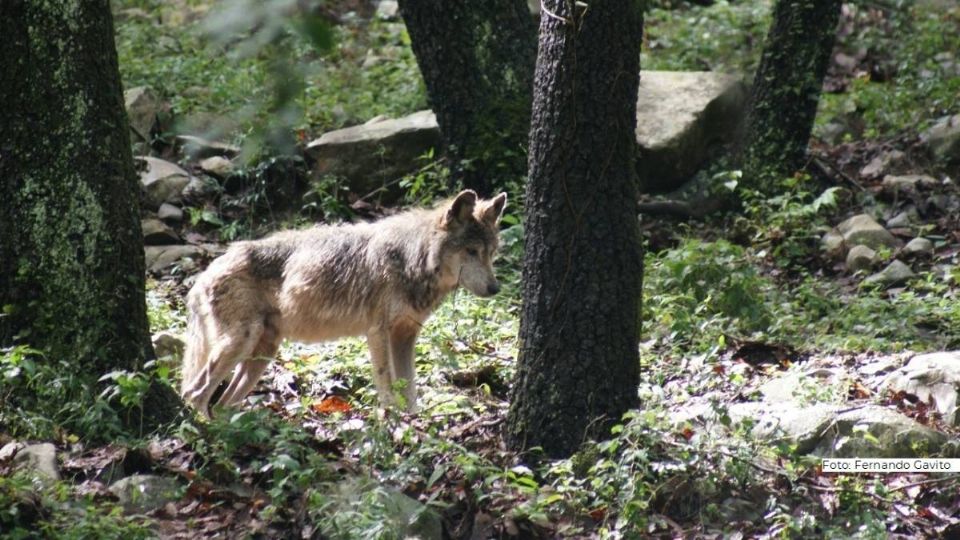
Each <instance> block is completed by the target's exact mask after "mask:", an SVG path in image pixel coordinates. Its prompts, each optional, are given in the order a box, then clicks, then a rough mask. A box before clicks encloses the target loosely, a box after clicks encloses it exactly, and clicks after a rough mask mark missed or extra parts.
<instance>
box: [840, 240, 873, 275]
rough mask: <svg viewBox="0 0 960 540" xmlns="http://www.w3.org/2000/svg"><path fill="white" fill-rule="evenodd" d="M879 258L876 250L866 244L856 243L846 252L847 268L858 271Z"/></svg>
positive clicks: (871, 264) (866, 268) (870, 265)
mask: <svg viewBox="0 0 960 540" xmlns="http://www.w3.org/2000/svg"><path fill="white" fill-rule="evenodd" d="M878 260H879V257H877V252H876V251H874V250H872V249H870V248H868V247H867V246H861V245H856V246H853V247H852V248H850V251H849V252H847V270H850V271H851V272H859V271H861V270H868V269H870V268H871V267H872V266H873V265H874V264H876V262H877V261H878Z"/></svg>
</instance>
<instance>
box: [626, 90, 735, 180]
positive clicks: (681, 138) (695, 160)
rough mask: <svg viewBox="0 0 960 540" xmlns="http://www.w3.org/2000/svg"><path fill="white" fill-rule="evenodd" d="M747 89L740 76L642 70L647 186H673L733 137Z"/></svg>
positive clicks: (640, 109)
mask: <svg viewBox="0 0 960 540" xmlns="http://www.w3.org/2000/svg"><path fill="white" fill-rule="evenodd" d="M745 102H746V90H745V87H744V85H743V83H742V82H741V81H740V79H739V78H738V77H735V76H733V75H727V74H723V73H715V72H709V71H691V72H685V71H641V72H640V90H639V93H638V96H637V130H636V136H637V143H638V145H639V152H640V158H639V159H638V160H637V172H638V174H639V177H640V181H641V183H642V184H643V186H644V188H645V189H648V190H652V191H670V190H672V189H675V188H677V187H679V186H680V185H681V184H682V183H683V182H684V181H685V180H687V179H688V178H689V177H690V176H692V175H693V174H694V173H695V172H696V171H697V170H698V169H699V167H700V165H701V164H702V163H703V162H704V160H705V159H706V158H707V157H708V155H709V152H710V150H711V149H712V148H713V147H716V146H719V145H722V144H724V143H727V142H729V141H730V140H732V139H733V136H734V133H735V131H736V129H737V125H738V123H739V121H740V118H741V117H742V116H743V110H744V105H745Z"/></svg>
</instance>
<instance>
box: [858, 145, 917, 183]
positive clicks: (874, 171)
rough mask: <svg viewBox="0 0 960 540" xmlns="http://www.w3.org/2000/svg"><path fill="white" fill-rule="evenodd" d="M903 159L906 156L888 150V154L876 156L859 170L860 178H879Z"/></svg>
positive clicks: (897, 151)
mask: <svg viewBox="0 0 960 540" xmlns="http://www.w3.org/2000/svg"><path fill="white" fill-rule="evenodd" d="M905 157H907V156H906V154H904V153H903V152H901V151H900V150H890V151H889V152H883V153H881V154H878V155H877V156H876V157H874V158H873V159H872V160H870V162H869V163H867V164H866V165H865V166H864V167H863V168H862V169H860V176H862V177H864V178H879V177H880V176H881V175H884V174H886V173H887V172H888V171H889V170H890V169H891V168H893V167H895V166H896V165H898V164H900V163H901V162H903V159H904V158H905Z"/></svg>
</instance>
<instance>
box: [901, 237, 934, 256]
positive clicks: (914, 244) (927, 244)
mask: <svg viewBox="0 0 960 540" xmlns="http://www.w3.org/2000/svg"><path fill="white" fill-rule="evenodd" d="M901 253H903V254H904V255H912V256H917V255H933V242H931V241H930V240H927V239H926V238H921V237H917V238H914V239H913V240H911V241H909V242H907V245H905V246H903V251H901Z"/></svg>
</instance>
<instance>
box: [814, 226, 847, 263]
mask: <svg viewBox="0 0 960 540" xmlns="http://www.w3.org/2000/svg"><path fill="white" fill-rule="evenodd" d="M820 244H821V245H822V246H823V250H824V251H826V252H827V255H828V256H830V257H834V258H840V257H842V256H843V235H841V234H840V233H838V232H837V231H836V229H834V230H831V231H828V232H827V233H826V234H824V235H823V239H822V240H821V241H820Z"/></svg>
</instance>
